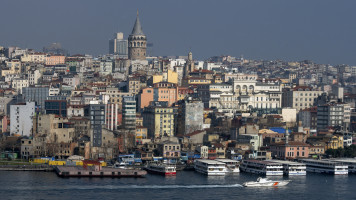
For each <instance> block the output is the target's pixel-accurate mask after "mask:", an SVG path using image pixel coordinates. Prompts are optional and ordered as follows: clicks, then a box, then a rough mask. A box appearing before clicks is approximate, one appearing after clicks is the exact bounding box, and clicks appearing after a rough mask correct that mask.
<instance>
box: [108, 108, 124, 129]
mask: <svg viewBox="0 0 356 200" xmlns="http://www.w3.org/2000/svg"><path fill="white" fill-rule="evenodd" d="M119 110H120V108H119V104H115V103H108V104H106V105H105V128H107V129H108V130H111V131H113V130H117V128H118V126H119V125H120V123H121V119H122V113H121V112H120V113H119Z"/></svg>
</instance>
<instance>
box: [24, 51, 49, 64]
mask: <svg viewBox="0 0 356 200" xmlns="http://www.w3.org/2000/svg"><path fill="white" fill-rule="evenodd" d="M46 59H47V54H46V53H42V52H35V53H29V54H25V55H23V56H21V62H31V63H39V64H45V63H46Z"/></svg>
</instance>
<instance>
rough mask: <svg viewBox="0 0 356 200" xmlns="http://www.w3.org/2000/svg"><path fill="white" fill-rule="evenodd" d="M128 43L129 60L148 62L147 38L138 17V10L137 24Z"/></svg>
mask: <svg viewBox="0 0 356 200" xmlns="http://www.w3.org/2000/svg"><path fill="white" fill-rule="evenodd" d="M128 43H129V48H128V50H129V52H128V54H129V55H128V57H129V59H131V60H146V43H147V38H146V35H145V34H144V33H143V31H142V27H141V23H140V19H139V17H138V10H137V17H136V22H135V25H134V27H133V29H132V32H131V34H130V36H129V39H128Z"/></svg>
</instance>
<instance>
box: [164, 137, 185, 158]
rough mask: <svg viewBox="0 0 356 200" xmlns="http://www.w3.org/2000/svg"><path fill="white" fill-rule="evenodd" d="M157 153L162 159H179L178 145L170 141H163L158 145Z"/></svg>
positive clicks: (179, 149)
mask: <svg viewBox="0 0 356 200" xmlns="http://www.w3.org/2000/svg"><path fill="white" fill-rule="evenodd" d="M158 149H159V152H161V155H162V156H163V157H164V158H169V159H178V158H180V151H181V148H180V144H179V143H174V142H171V141H165V142H163V144H159V145H158Z"/></svg>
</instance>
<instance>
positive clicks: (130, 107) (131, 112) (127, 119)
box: [122, 96, 136, 130]
mask: <svg viewBox="0 0 356 200" xmlns="http://www.w3.org/2000/svg"><path fill="white" fill-rule="evenodd" d="M122 125H123V127H124V128H125V129H127V130H135V129H136V100H135V97H134V96H126V97H124V98H123V102H122Z"/></svg>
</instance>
